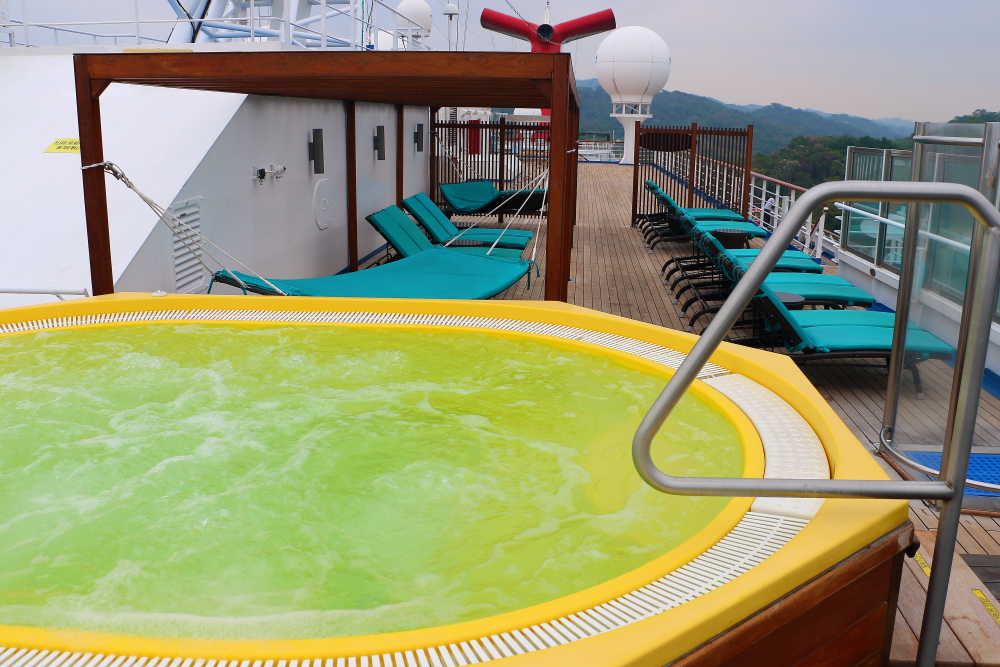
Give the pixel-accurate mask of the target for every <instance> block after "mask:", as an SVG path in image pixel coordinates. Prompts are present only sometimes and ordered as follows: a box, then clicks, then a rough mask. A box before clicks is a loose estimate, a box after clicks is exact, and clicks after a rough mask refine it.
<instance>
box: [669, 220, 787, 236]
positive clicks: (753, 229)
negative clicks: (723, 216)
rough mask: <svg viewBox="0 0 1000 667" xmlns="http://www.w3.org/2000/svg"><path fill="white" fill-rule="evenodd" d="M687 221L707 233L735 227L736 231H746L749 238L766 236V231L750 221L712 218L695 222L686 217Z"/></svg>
mask: <svg viewBox="0 0 1000 667" xmlns="http://www.w3.org/2000/svg"><path fill="white" fill-rule="evenodd" d="M688 223H689V224H690V225H691V226H692V227H697V228H698V229H700V230H701V231H703V232H708V233H709V234H711V233H712V232H713V231H715V230H717V229H735V230H736V231H738V232H746V233H747V234H749V235H750V237H751V238H759V237H762V236H767V232H765V231H764V230H763V229H762V228H760V227H758V226H757V225H755V224H753V223H752V222H746V221H740V220H713V221H708V222H697V221H695V220H693V219H691V218H688Z"/></svg>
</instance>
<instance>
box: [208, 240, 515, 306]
mask: <svg viewBox="0 0 1000 667" xmlns="http://www.w3.org/2000/svg"><path fill="white" fill-rule="evenodd" d="M529 268H530V263H529V262H527V261H522V262H512V261H510V260H506V259H494V258H492V257H477V256H475V255H466V254H464V253H458V252H450V251H448V250H445V249H444V248H437V247H436V248H429V249H427V250H425V251H423V252H419V253H417V254H415V255H413V256H411V257H407V258H405V259H401V260H399V261H397V262H389V263H388V264H383V265H382V266H375V267H372V268H370V269H365V270H364V271H355V272H353V273H341V274H338V275H335V276H324V277H322V278H299V279H291V280H281V279H269V281H270V283H271V284H273V285H274V286H275V287H277V288H278V289H280V290H281V291H282V292H284V293H285V294H287V295H289V296H339V297H373V298H384V299H488V298H490V297H492V296H495V295H497V294H499V293H500V292H502V291H504V290H505V289H507V288H508V287H510V286H511V285H513V284H514V283H516V282H517V281H518V280H520V279H521V278H522V277H523V276H524V275H525V274H526V273H527V272H528V269H529ZM232 273H234V274H236V277H238V278H239V280H241V281H243V284H244V285H246V287H247V289H249V291H251V292H255V293H257V294H266V295H276V294H278V292H275V291H274V289H273V288H272V287H271V286H270V285H268V284H267V283H266V282H264V281H263V280H261V279H260V278H257V277H255V276H251V275H247V274H245V273H240V272H238V271H233V272H232ZM217 282H218V283H223V284H226V285H232V286H233V287H237V288H241V289H242V288H243V285H240V283H239V281H237V280H236V279H234V278H233V276H232V275H230V273H229V272H228V271H219V272H217V273H216V274H215V275H214V276H213V277H212V283H213V284H214V283H217ZM209 291H210V292H211V285H209Z"/></svg>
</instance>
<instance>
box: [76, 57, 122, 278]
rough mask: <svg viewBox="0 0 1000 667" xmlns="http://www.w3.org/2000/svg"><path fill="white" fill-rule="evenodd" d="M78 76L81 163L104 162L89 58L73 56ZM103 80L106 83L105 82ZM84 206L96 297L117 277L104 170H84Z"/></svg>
mask: <svg viewBox="0 0 1000 667" xmlns="http://www.w3.org/2000/svg"><path fill="white" fill-rule="evenodd" d="M73 69H74V75H75V77H76V115H77V122H78V124H79V129H80V163H81V166H87V165H91V164H97V163H99V162H104V141H103V139H102V136H101V103H100V90H103V88H105V87H107V86H106V85H104V86H99V88H98V90H97V91H95V90H94V88H93V86H92V81H91V76H90V72H89V71H88V70H87V60H86V57H81V56H73ZM102 83H103V82H102ZM83 205H84V210H85V212H86V216H87V249H88V252H89V256H90V289H91V292H92V293H93V295H94V296H100V295H101V294H113V293H114V291H115V277H114V271H113V269H112V265H111V233H110V231H109V229H108V193H107V190H106V189H105V182H104V169H102V168H100V167H94V168H91V169H84V170H83Z"/></svg>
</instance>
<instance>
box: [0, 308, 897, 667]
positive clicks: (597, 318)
mask: <svg viewBox="0 0 1000 667" xmlns="http://www.w3.org/2000/svg"><path fill="white" fill-rule="evenodd" d="M187 309H192V310H195V309H196V310H217V311H225V310H239V311H246V310H269V311H296V312H303V311H305V312H310V311H313V312H315V311H324V312H328V311H334V312H347V311H350V312H368V313H417V314H425V315H457V316H471V317H494V318H507V319H520V320H529V321H535V322H543V323H547V324H559V325H564V326H572V327H580V328H583V329H591V330H595V331H600V332H605V333H611V334H616V335H620V336H626V337H629V338H634V339H638V340H642V341H646V342H649V343H654V344H657V345H662V346H664V347H667V348H671V349H675V350H678V351H681V352H688V351H690V349H691V347H692V346H693V345H694V342H695V341H696V340H697V337H696V336H694V335H692V334H687V333H684V332H680V331H676V330H672V329H664V328H661V327H657V326H654V325H650V324H645V323H642V322H636V321H634V320H628V319H625V318H621V317H617V316H614V315H608V314H606V313H600V312H597V311H592V310H589V309H585V308H579V307H576V306H570V305H567V304H562V303H556V302H526V301H506V302H505V301H430V300H406V299H332V298H307V297H296V298H288V297H244V296H206V295H168V296H166V297H152V296H151V295H148V294H128V293H124V294H115V295H110V296H107V297H97V298H90V299H78V300H73V301H66V302H59V303H53V304H44V305H40V306H28V307H24V308H16V309H9V310H5V311H0V325H4V324H9V323H15V322H29V321H39V320H42V321H45V320H48V322H47V323H46V324H47V326H48V327H49V328H50V330H51V328H63V325H61V323H60V319H59V318H71V317H76V316H87V315H99V314H113V313H126V312H146V313H149V312H151V311H153V312H156V311H169V310H187ZM174 321H175V322H182V321H185V320H183V319H182V320H174ZM193 321H197V322H201V323H210V322H213V321H215V322H219V321H224V322H226V323H230V324H234V323H235V324H247V325H261V324H263V325H268V324H282V325H291V324H307V323H288V322H274V321H271V322H268V321H267V320H266V318H265V319H262V320H260V321H252V322H232V321H229V320H226V319H225V318H223V317H220V318H218V319H204V318H202V319H197V320H193ZM140 323H142V324H144V323H146V322H140ZM123 324H128V323H127V322H115V323H111V324H110V326H121V325H123ZM65 326H67V327H69V328H79V327H81V326H108V325H102V324H71V323H69V322H67V323H66V325H65ZM327 326H328V325H327ZM365 326H373V325H371V324H368V325H365ZM376 326H406V327H414V326H416V327H417V328H424V327H422V326H420V325H383V324H379V325H376ZM477 331H479V332H484V330H483V329H477ZM486 331H488V332H489V333H491V334H494V335H505V336H506V335H510V334H511V333H512V332H508V331H501V330H486ZM514 335H517V336H518V337H520V335H521V334H516V333H515V334H514ZM539 337H541V338H546V337H544V336H539ZM547 342H554V343H555V344H557V345H559V344H561V345H566V346H570V347H580V348H596V349H599V350H600V353H601V354H605V355H608V354H611V355H612V356H615V357H617V358H618V359H619V360H622V361H626V363H628V364H629V365H632V366H639V367H642V366H647V365H648V366H647V367H648V368H649V369H650V370H654V369H653V368H652V367H655V370H654V372H658V373H659V374H662V375H667V374H668V373H664V367H663V366H660V365H659V364H653V363H652V362H648V361H646V360H642V359H641V358H639V357H635V356H633V355H628V354H625V353H620V352H616V351H614V350H610V349H609V348H604V347H600V346H590V345H589V344H587V343H581V342H579V341H567V340H565V339H559V340H553V339H551V338H548V339H547ZM712 362H713V363H715V364H718V365H719V366H722V367H724V368H726V369H728V370H730V371H731V372H734V373H741V374H743V375H747V376H748V377H750V378H751V379H753V380H755V381H757V382H758V383H760V384H761V385H763V386H765V387H767V388H768V389H770V390H771V391H773V392H775V393H776V394H778V395H779V396H780V397H781V398H783V399H784V400H785V401H786V402H788V403H789V404H790V405H792V406H793V407H794V408H795V409H796V410H797V411H798V412H799V413H800V414H801V415H802V416H803V417H804V418H805V419H806V421H807V422H808V423H809V424H810V426H811V427H812V428H813V430H814V431H815V432H816V434H817V435H818V436H819V438H820V441H821V442H822V444H823V446H824V449H825V450H826V453H827V457H828V460H829V463H830V467H831V473H832V477H833V478H835V479H885V478H886V477H885V474H884V473H883V472H882V471H881V469H880V468H878V466H877V464H876V463H875V462H874V460H872V458H871V457H870V456H869V455H868V454H867V452H865V450H864V448H863V447H862V446H861V444H860V443H859V442H858V441H857V440H856V439H855V438H854V436H853V434H851V433H850V431H849V430H848V429H847V427H846V426H845V425H844V424H843V422H841V421H840V420H839V418H837V417H836V415H835V414H834V413H833V411H832V410H831V408H830V407H829V405H828V404H827V403H826V402H825V401H824V400H823V398H822V397H821V396H820V395H819V394H818V392H816V390H815V389H814V388H813V387H812V385H811V384H810V383H809V382H808V380H807V379H806V378H805V376H803V375H802V373H801V372H800V371H799V370H798V368H797V367H796V366H795V364H794V363H793V362H792V361H791V360H790V359H788V358H787V357H784V356H782V355H776V354H771V353H768V352H763V351H760V350H754V349H751V348H744V347H740V346H735V345H729V344H723V345H722V346H721V347H720V348H719V350H718V351H717V352H716V354H715V355H714V356H713V358H712ZM697 384H698V385H699V386H698V388H697V389H696V391H697V393H698V394H699V395H701V396H702V397H703V398H706V399H708V400H709V401H710V402H712V403H713V404H714V405H715V406H716V407H718V408H720V409H722V410H723V411H724V412H726V413H727V416H729V417H730V419H731V420H732V421H733V423H734V424H735V425H736V426H737V428H738V429H739V431H740V434H741V439H742V440H743V442H744V455H745V465H744V476H751V474H752V476H760V475H761V474H762V472H763V457H762V455H761V454H762V448H761V447H760V441H759V438H758V437H757V436H756V431H755V430H754V429H753V427H752V425H749V420H748V419H747V417H746V416H745V415H744V414H743V413H742V411H739V410H738V409H737V408H735V405H733V404H732V403H731V402H730V401H729V400H728V399H726V398H725V397H724V396H722V394H720V393H718V392H716V391H715V390H713V389H711V388H710V387H708V386H707V385H704V384H701V383H697ZM734 410H735V412H734ZM748 425H749V429H750V431H751V432H752V433H748V432H747V430H746V429H747V427H748ZM754 439H756V444H757V447H756V448H753V447H748V446H747V443H748V442H753V440H754ZM753 449H756V452H758V454H757V455H754V454H753V452H752V451H751V450H753ZM758 469H759V471H758ZM751 503H752V499H746V498H744V499H738V498H737V499H733V500H731V501H730V503H729V504H727V506H726V508H725V509H724V510H723V511H722V512H721V513H720V514H719V516H717V517H716V518H715V519H714V520H713V521H712V522H710V523H709V524H708V526H706V527H705V528H703V529H702V530H701V531H699V532H698V533H697V534H696V535H695V536H693V537H692V538H690V539H689V540H687V541H685V542H684V543H683V544H681V545H680V546H678V547H677V548H675V549H673V550H671V551H670V552H668V553H667V554H665V555H663V556H661V557H660V558H658V559H655V560H653V561H651V562H650V563H647V564H646V565H644V566H642V567H640V568H637V569H636V570H633V571H631V572H629V573H626V574H624V575H622V576H620V577H616V578H615V579H612V580H610V581H608V582H604V583H603V584H600V585H598V586H595V587H592V588H589V589H585V590H584V591H580V592H578V593H575V594H573V595H570V596H566V597H563V598H559V599H556V600H553V601H550V602H547V603H543V604H540V605H535V606H533V607H528V608H525V609H521V610H516V611H513V612H509V613H506V614H501V615H498V616H491V617H487V618H484V619H479V620H476V621H469V622H466V623H460V624H454V625H446V626H440V627H434V628H426V629H422V630H413V631H408V632H402V633H386V634H380V635H370V636H356V637H337V638H328V639H303V640H285V641H281V640H271V641H233V640H199V639H190V640H188V639H174V638H154V637H134V636H125V635H115V634H106V633H95V632H86V631H74V630H50V629H44V628H31V627H22V626H0V646H17V647H23V648H37V649H48V650H64V651H73V652H86V653H113V654H119V655H122V654H124V655H139V656H142V655H145V656H171V657H181V658H186V657H191V658H205V659H213V658H214V659H236V658H240V659H249V660H253V659H255V657H259V659H274V660H280V659H310V658H320V657H323V658H327V657H335V656H349V655H354V656H360V655H372V654H381V653H393V652H396V651H405V650H415V649H417V648H426V647H429V646H440V645H447V644H452V643H458V642H460V641H468V640H471V639H476V638H478V637H483V636H487V635H490V634H496V633H498V632H505V631H509V630H511V629H514V628H520V627H526V626H530V625H533V624H537V623H540V622H542V621H547V620H551V619H555V618H559V617H561V616H564V615H566V614H568V613H573V612H577V611H581V610H583V609H587V608H589V607H593V606H596V605H598V604H602V603H604V602H606V601H608V600H610V599H614V598H615V597H617V596H619V595H622V594H624V593H627V592H629V591H631V590H634V589H636V588H639V587H641V586H643V585H645V584H647V583H649V582H650V581H653V580H654V579H657V578H659V577H661V576H663V575H665V574H667V573H668V572H670V571H673V570H675V569H676V568H677V567H680V566H681V565H683V564H684V563H686V562H689V561H690V560H692V559H693V558H695V557H696V556H698V555H699V554H701V553H703V552H704V551H705V550H706V549H707V548H709V547H710V546H711V545H712V544H714V543H716V542H717V541H718V540H719V539H721V538H722V537H723V536H724V535H725V534H726V533H727V532H728V531H729V530H731V529H732V527H733V526H734V525H735V524H736V523H737V522H738V521H739V520H740V518H741V517H742V516H743V515H744V514H745V513H746V512H747V511H748V510H749V507H750V504H751ZM906 517H907V503H906V502H905V501H875V500H872V501H868V500H827V501H826V502H825V503H824V505H823V507H822V509H821V510H820V511H819V513H818V514H817V515H816V517H814V518H813V520H812V521H810V523H809V524H808V525H807V526H806V527H805V529H803V530H802V532H801V533H800V534H799V535H798V536H797V537H795V538H793V539H792V540H791V541H790V542H789V543H788V544H787V545H786V546H785V547H783V548H782V549H780V550H779V551H778V552H777V553H776V554H774V555H772V556H770V557H769V558H767V559H766V560H765V561H764V562H763V563H761V564H759V565H757V566H756V567H754V568H753V569H752V570H750V571H749V572H746V573H745V574H743V575H741V576H739V577H737V578H736V579H734V580H733V581H730V582H728V583H727V584H724V585H722V586H720V587H719V588H717V589H715V590H713V591H710V592H708V593H705V594H704V595H702V596H700V597H698V598H696V599H694V600H692V601H689V602H687V603H685V604H683V605H681V606H680V607H676V608H674V609H670V610H667V611H664V612H661V613H659V614H657V615H656V616H653V617H651V618H647V619H645V620H642V621H638V622H636V623H633V624H631V625H628V626H625V627H622V628H619V629H616V630H614V631H611V632H607V633H604V634H601V635H597V636H594V637H590V638H587V639H582V640H578V641H575V642H571V643H569V644H565V645H562V646H557V647H554V648H550V649H546V650H544V651H540V652H536V653H531V654H527V655H522V656H515V657H513V658H507V660H508V661H516V662H521V663H524V664H526V665H527V664H532V665H534V664H539V665H540V664H556V662H555V661H559V662H562V661H567V662H568V661H570V660H579V661H582V662H580V664H596V663H598V662H600V663H601V664H622V665H625V664H635V665H639V664H649V665H661V664H663V662H664V661H665V660H669V659H671V658H672V657H676V656H679V655H681V654H683V653H684V652H686V651H688V650H690V649H691V648H694V647H695V646H697V645H699V644H701V643H703V642H704V641H706V640H707V639H709V638H711V637H713V636H715V635H716V634H718V633H719V632H721V631H722V630H724V629H726V628H728V627H730V626H731V625H733V624H734V623H736V622H738V621H739V620H741V619H742V618H745V617H746V616H748V615H750V614H752V613H753V612H754V611H756V610H757V609H760V608H762V607H764V606H766V605H767V604H769V603H770V602H772V601H774V600H775V599H777V598H778V597H780V596H781V595H783V594H785V593H787V592H788V591H790V590H792V589H794V588H796V587H797V586H799V585H801V584H803V583H805V582H806V581H808V580H809V579H811V578H812V577H814V576H816V575H818V574H819V573H821V572H822V571H824V570H825V569H827V568H828V567H830V566H832V565H834V564H836V563H837V562H839V561H840V560H843V558H845V557H847V556H849V555H850V554H851V553H854V552H855V551H857V550H858V549H860V548H862V547H863V546H864V545H865V544H867V543H870V542H871V541H873V540H874V539H877V538H878V537H880V536H881V535H883V534H885V533H887V532H889V531H890V530H892V529H893V528H895V527H896V526H898V525H900V524H902V523H903V522H905V521H906ZM570 602H572V604H570ZM571 656H575V657H571Z"/></svg>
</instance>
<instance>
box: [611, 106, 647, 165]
mask: <svg viewBox="0 0 1000 667" xmlns="http://www.w3.org/2000/svg"><path fill="white" fill-rule="evenodd" d="M611 117H612V118H617V119H618V122H619V123H621V124H622V127H624V128H625V147H624V149H623V151H622V159H621V160H620V161H619V162H618V164H632V157H633V156H634V155H635V134H636V128H637V127H638V126H639V123H641V122H642V121H644V120H646V119H647V118H652V116H650V115H648V114H612V115H611Z"/></svg>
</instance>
